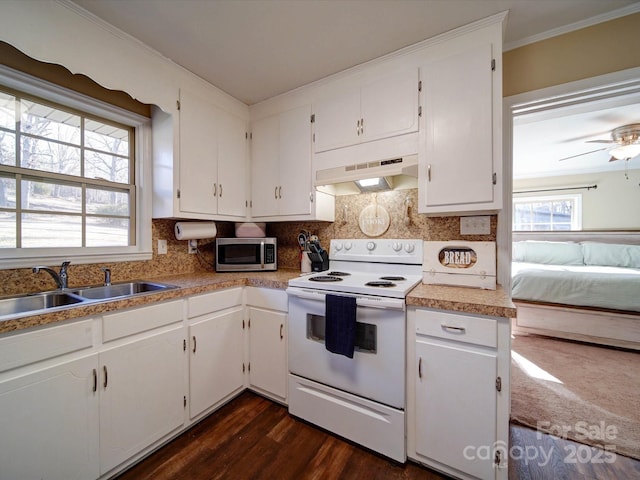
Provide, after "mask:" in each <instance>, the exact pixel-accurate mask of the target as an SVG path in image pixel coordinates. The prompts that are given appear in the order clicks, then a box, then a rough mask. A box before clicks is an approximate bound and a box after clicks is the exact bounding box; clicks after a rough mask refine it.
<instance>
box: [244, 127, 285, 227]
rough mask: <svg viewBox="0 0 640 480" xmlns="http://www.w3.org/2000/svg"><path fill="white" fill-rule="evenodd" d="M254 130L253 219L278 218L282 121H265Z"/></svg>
mask: <svg viewBox="0 0 640 480" xmlns="http://www.w3.org/2000/svg"><path fill="white" fill-rule="evenodd" d="M251 130H252V141H251V204H252V208H251V216H252V217H269V216H272V215H277V214H278V186H279V178H280V172H279V166H278V165H279V162H280V159H279V157H280V119H279V118H278V115H273V116H271V117H266V118H263V119H261V120H258V121H257V122H255V123H254V124H253V127H252V129H251Z"/></svg>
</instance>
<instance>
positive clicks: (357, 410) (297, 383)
mask: <svg viewBox="0 0 640 480" xmlns="http://www.w3.org/2000/svg"><path fill="white" fill-rule="evenodd" d="M422 245H423V242H422V240H418V239H411V240H399V239H380V240H363V239H347V240H332V241H331V245H330V249H329V261H330V264H329V270H327V271H324V272H317V273H312V274H308V275H302V276H300V277H297V278H294V279H292V280H290V281H289V288H288V289H287V294H288V295H289V412H290V413H291V414H293V415H295V416H298V417H300V418H303V419H305V420H307V421H309V422H311V423H315V424H316V425H319V426H320V427H322V428H325V429H327V430H329V431H332V432H334V433H336V434H338V435H341V436H343V437H345V438H348V439H350V440H352V441H354V442H357V443H360V444H361V445H364V446H365V447H367V448H370V449H372V450H374V451H377V452H379V453H381V454H383V455H386V456H388V457H390V458H393V459H394V460H396V461H400V462H404V461H405V460H406V453H405V418H404V410H405V378H404V377H405V342H406V339H405V333H406V308H405V296H406V295H407V293H408V292H409V291H410V290H411V289H412V288H413V287H414V286H415V285H417V284H418V283H419V282H420V281H421V279H422ZM327 295H338V296H348V297H355V298H356V325H357V329H356V332H357V334H356V342H355V352H354V355H353V358H349V357H347V356H344V355H339V354H335V353H333V352H331V351H329V350H327V349H326V347H325V342H324V340H325V310H326V302H325V300H326V296H327Z"/></svg>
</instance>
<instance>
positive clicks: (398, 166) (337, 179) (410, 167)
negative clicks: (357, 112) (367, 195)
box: [315, 155, 418, 186]
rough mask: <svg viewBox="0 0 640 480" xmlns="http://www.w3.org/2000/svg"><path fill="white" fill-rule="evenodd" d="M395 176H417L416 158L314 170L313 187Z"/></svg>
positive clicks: (408, 157) (406, 157) (408, 156)
mask: <svg viewBox="0 0 640 480" xmlns="http://www.w3.org/2000/svg"><path fill="white" fill-rule="evenodd" d="M396 175H409V176H412V177H417V176H418V156H417V155H407V156H404V157H399V158H392V159H388V160H375V161H371V162H359V163H353V164H350V165H344V166H339V167H333V168H327V169H324V170H316V176H315V185H316V186H318V185H332V184H335V183H343V182H353V181H355V180H364V179H366V178H374V177H393V176H396Z"/></svg>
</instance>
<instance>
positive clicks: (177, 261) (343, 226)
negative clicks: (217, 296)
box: [0, 2, 640, 295]
mask: <svg viewBox="0 0 640 480" xmlns="http://www.w3.org/2000/svg"><path fill="white" fill-rule="evenodd" d="M53 5H54V4H53V3H49V2H47V4H46V5H45V6H46V7H47V8H54V7H53ZM18 6H19V4H18V3H16V4H12V5H11V7H12V8H13V7H16V8H17V7H18ZM32 7H33V8H38V6H36V5H35V4H31V5H30V7H29V9H30V8H32ZM25 8H27V7H25ZM56 8H57V7H56ZM55 13H57V12H55ZM29 15H31V13H29ZM34 15H36V14H34ZM42 15H43V16H46V15H45V14H44V13H42ZM7 18H8V17H5V19H7ZM25 21H26V20H25ZM52 22H53V20H52ZM18 24H19V22H18ZM6 26H7V28H9V27H13V26H16V25H15V24H14V25H13V26H12V25H11V23H9V24H7V25H6ZM18 27H19V25H18ZM83 28H84V26H83ZM87 28H89V27H87ZM639 28H640V14H635V15H630V16H628V17H624V18H622V19H617V20H613V21H610V22H606V23H603V24H601V25H596V26H594V27H589V28H586V29H583V30H580V31H578V32H572V33H569V34H566V35H562V36H560V37H555V38H552V39H549V40H544V41H542V42H537V43H535V44H532V45H527V46H524V47H521V48H518V49H514V50H512V51H509V52H506V53H505V54H504V56H503V62H504V63H503V75H504V77H503V87H504V90H503V91H504V96H509V95H514V94H517V93H522V92H525V91H530V90H535V89H539V88H544V87H546V86H550V85H557V84H560V83H565V82H569V81H573V80H577V79H581V78H586V77H589V76H593V75H600V74H603V73H608V72H612V71H617V70H622V69H625V68H631V67H634V66H638V65H640V45H639V42H640V35H637V31H638V29H639ZM5 32H6V29H5ZM70 32H71V30H70ZM72 34H73V35H76V34H75V33H72ZM7 35H8V38H12V37H16V38H18V37H24V38H23V39H22V41H23V42H24V43H25V45H28V46H29V48H31V49H33V50H34V51H35V52H38V53H41V51H42V49H44V48H46V45H44V44H43V43H42V42H40V43H37V42H36V40H35V39H33V37H31V39H29V36H28V35H24V32H22V33H20V30H19V29H18V30H17V31H16V32H9V33H8V34H7ZM34 42H35V43H34ZM72 43H73V42H70V44H72ZM601 45H603V46H604V47H601ZM34 56H35V57H39V56H40V55H34ZM585 57H586V58H585ZM161 71H162V69H161ZM170 73H172V74H173V72H170ZM154 87H155V89H156V90H157V89H164V88H165V85H164V84H162V85H160V86H157V85H155V84H154ZM151 90H153V89H151ZM163 91H164V90H163ZM170 99H171V97H169V98H167V103H168V102H169V101H170ZM407 195H408V196H409V198H410V200H411V205H412V207H411V208H410V219H411V223H410V225H409V226H408V227H407V226H405V225H404V223H403V221H402V219H403V206H404V201H405V199H406V197H407ZM377 200H378V202H379V204H380V205H384V206H385V207H386V208H387V209H388V210H389V213H390V215H391V219H392V224H391V227H390V229H389V230H388V231H387V232H386V233H385V234H384V236H385V237H388V238H393V237H395V238H423V239H425V240H449V239H464V238H463V237H461V236H460V234H459V231H460V230H459V229H460V222H459V218H458V217H435V218H429V217H425V216H424V215H419V214H417V213H416V211H417V208H416V205H417V190H399V191H395V192H387V193H384V194H378V199H377ZM371 201H372V198H371V195H370V194H369V195H352V196H343V197H338V198H337V199H336V222H335V223H332V224H331V223H319V222H314V223H301V222H284V223H273V224H270V225H269V227H268V234H269V235H273V236H277V237H278V239H279V246H280V248H279V253H280V266H281V267H284V268H296V269H297V268H299V248H298V245H297V241H296V237H297V233H298V232H299V231H300V229H301V228H305V229H307V230H311V231H312V232H314V233H316V234H318V235H319V236H320V240H321V242H322V243H323V244H324V245H328V240H329V239H330V238H345V237H364V235H363V234H362V233H361V232H359V229H358V228H357V222H356V214H358V213H359V212H360V210H362V208H364V206H366V205H368V204H369V203H371ZM345 206H346V209H347V213H348V215H347V217H346V218H345V217H344V208H345ZM496 223H497V217H496V216H492V217H491V232H492V233H491V235H488V236H473V237H468V238H466V239H468V240H495V235H496ZM173 224H174V221H172V220H154V221H153V249H154V252H153V258H152V260H150V261H147V262H122V263H113V264H111V265H71V267H70V270H69V272H70V278H71V279H70V284H71V285H72V286H74V285H81V284H93V283H100V282H101V281H102V278H103V277H102V272H100V267H101V266H109V267H110V268H112V271H113V280H114V281H120V280H130V279H135V278H149V277H154V276H161V275H165V274H172V273H189V272H194V271H201V270H203V269H205V270H206V269H209V270H211V268H210V267H207V266H205V265H203V264H202V263H201V262H200V261H199V260H198V258H197V256H195V255H188V254H187V253H186V248H187V247H186V242H179V241H177V240H175V237H174V235H173ZM217 225H218V231H219V236H225V235H227V236H229V235H232V233H233V226H232V224H226V223H218V224H217ZM159 238H164V239H167V240H168V254H167V255H166V256H165V255H157V251H156V248H157V240H158V239H159ZM204 250H205V254H206V255H210V253H211V252H210V250H209V249H206V248H205V249H204ZM210 258H211V257H210ZM45 275H46V274H40V275H34V274H32V273H31V272H30V270H28V269H16V270H4V271H0V295H8V294H13V293H20V292H27V291H37V290H42V289H50V288H53V287H54V285H53V282H52V280H51V279H50V278H49V277H48V276H45Z"/></svg>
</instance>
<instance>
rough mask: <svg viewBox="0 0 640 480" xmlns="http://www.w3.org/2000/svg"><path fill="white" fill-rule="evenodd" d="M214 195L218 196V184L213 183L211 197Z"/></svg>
mask: <svg viewBox="0 0 640 480" xmlns="http://www.w3.org/2000/svg"><path fill="white" fill-rule="evenodd" d="M216 195H218V184H217V183H214V184H213V196H214V197H215V196H216Z"/></svg>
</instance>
